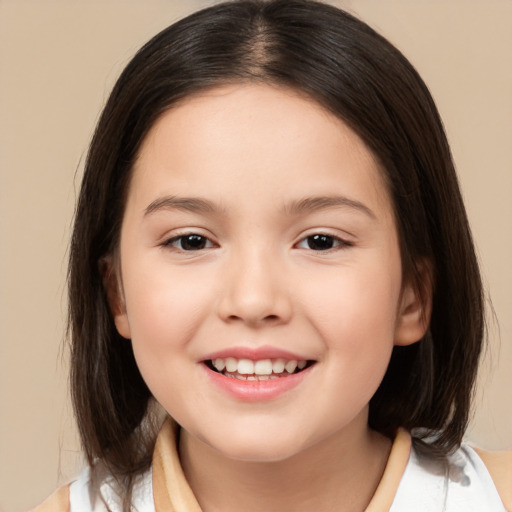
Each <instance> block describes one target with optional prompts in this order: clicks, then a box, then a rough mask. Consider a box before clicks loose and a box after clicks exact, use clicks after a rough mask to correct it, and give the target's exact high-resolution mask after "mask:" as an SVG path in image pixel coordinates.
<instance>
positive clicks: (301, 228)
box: [109, 84, 428, 512]
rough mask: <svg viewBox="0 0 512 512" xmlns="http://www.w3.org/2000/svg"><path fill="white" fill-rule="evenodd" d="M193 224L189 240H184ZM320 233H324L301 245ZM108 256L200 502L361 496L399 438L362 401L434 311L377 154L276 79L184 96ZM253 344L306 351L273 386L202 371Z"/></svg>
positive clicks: (157, 134)
mask: <svg viewBox="0 0 512 512" xmlns="http://www.w3.org/2000/svg"><path fill="white" fill-rule="evenodd" d="M334 196H335V197H336V198H337V199H336V201H334V203H336V204H333V201H332V198H333V197H334ZM318 197H322V198H326V197H327V198H329V200H328V201H325V200H324V201H323V202H322V201H316V202H315V201H309V202H308V201H304V200H305V199H310V198H318ZM340 197H341V198H342V199H341V201H340V199H339V198H340ZM169 198H172V201H170V200H169ZM183 198H195V199H200V200H202V201H208V205H209V206H208V208H204V204H203V203H200V204H198V202H197V201H195V202H194V201H182V199H183ZM176 199H179V201H178V203H179V204H178V206H177V203H176ZM301 201H302V202H301ZM299 204H301V205H302V208H297V205H299ZM294 205H295V208H294ZM198 206H199V207H198ZM313 206H314V207H313ZM190 233H194V234H197V235H200V236H202V237H205V238H201V239H199V240H201V241H202V242H204V243H203V245H202V246H201V248H200V249H199V250H186V249H187V248H190V247H189V246H186V245H185V246H184V245H183V242H184V240H185V239H184V238H183V237H184V236H185V235H188V234H190ZM315 234H322V235H327V237H328V238H326V239H325V240H326V242H327V246H329V244H330V245H331V246H332V247H331V248H330V249H328V250H318V246H317V245H314V244H313V248H311V246H310V244H309V243H310V242H311V241H312V240H313V239H312V238H311V237H312V236H313V235H315ZM179 237H182V238H179ZM308 237H309V238H308ZM196 240H197V239H196ZM185 241H186V240H185ZM116 270H117V273H114V274H115V275H117V276H118V279H117V281H115V282H114V281H113V282H111V283H110V284H109V296H110V300H111V307H112V310H113V313H114V318H115V322H116V326H117V329H118V331H119V333H120V334H121V335H122V336H124V337H125V338H128V339H131V340H132V343H133V348H134V353H135V357H136V360H137V364H138V366H139V368H140V371H141V373H142V375H143V377H144V379H145V380H146V382H147V384H148V386H149V388H150V389H151V391H152V392H153V394H154V396H155V398H156V399H157V400H158V401H159V402H160V404H161V405H162V406H163V407H164V408H165V409H166V410H167V411H168V413H169V414H170V415H171V416H172V417H173V418H175V419H176V421H177V422H178V423H179V424H180V425H181V426H182V433H181V438H180V455H181V460H182V464H183V467H184V470H185V473H186V475H187V478H188V480H189V482H190V484H191V487H192V489H193V491H194V492H195V494H196V496H197V498H198V501H199V503H200V505H201V507H202V509H203V510H204V511H206V512H211V511H223V512H229V511H231V510H237V511H238V510H240V509H242V510H245V511H251V510H259V511H261V510H268V511H273V510H276V511H277V510H294V511H301V510H309V511H310V510H315V509H318V510H323V511H329V510H336V511H343V510H347V511H348V510H351V511H352V510H363V509H364V507H365V506H366V504H367V503H368V501H369V500H370V498H371V496H372V494H373V492H374V491H375V488H376V487H377V485H378V482H379V479H380V477H381V475H382V472H383V469H384V466H385V463H386V460H387V456H388V453H389V449H390V444H391V443H390V441H389V440H388V439H385V438H383V437H382V436H381V435H380V434H377V433H376V432H373V431H371V430H370V429H369V427H368V425H367V418H368V403H369V400H370V398H371V397H372V395H373V394H374V393H375V391H376V389H377V387H378V386H379V383H380V382H381V380H382V378H383V376H384V373H385V371H386V367H387V364H388V362H389V358H390V355H391V351H392V348H393V346H394V345H395V344H401V345H406V344H410V343H414V342H416V341H417V340H419V339H420V338H421V337H422V336H423V334H424V332H425V329H426V320H425V319H426V317H427V316H428V315H426V312H425V310H424V307H423V306H422V303H421V301H420V299H419V297H418V296H417V294H416V293H415V290H414V289H413V288H412V287H411V286H409V285H408V284H407V283H404V282H403V280H402V270H401V261H400V251H399V244H398V237H397V230H396V225H395V221H394V218H393V209H392V205H391V202H390V198H389V195H388V192H387V190H386V187H385V185H384V183H383V180H382V177H381V171H380V169H379V166H378V164H377V162H376V161H375V159H374V158H373V156H372V154H371V152H370V151H369V150H368V149H367V148H366V146H365V144H364V143H363V142H362V141H361V139H360V138H359V137H358V136H357V135H356V134H355V133H354V132H353V131H352V130H351V129H350V128H348V127H347V125H346V124H344V123H343V122H342V121H341V120H340V119H338V118H336V117H334V116H333V115H332V114H330V113H328V112H327V111H326V110H324V109H323V108H322V107H321V106H320V105H318V104H317V103H315V102H314V101H312V100H311V99H309V98H307V97H304V96H303V95H300V94H299V93H297V92H294V91H291V90H288V89H283V88H278V87H273V86H270V85H255V84H245V85H237V86H226V87H221V88H217V89H213V90H210V91H207V92H204V93H201V94H199V95H197V96H194V97H191V98H188V99H186V100H184V101H183V102H181V103H180V104H179V105H177V106H175V107H173V108H172V109H170V110H169V111H168V112H166V113H165V114H163V115H162V116H161V118H160V119H159V120H158V121H157V122H156V123H155V125H154V126H153V128H152V129H151V131H150V132H149V134H148V136H147V137H146V139H145V141H144V143H143V145H142V148H141V151H140V154H139V157H138V159H137V162H136V165H135V168H134V172H133V177H132V181H131V184H130V190H129V194H128V199H127V204H126V211H125V215H124V219H123V225H122V231H121V243H120V262H119V265H118V268H117V269H116ZM427 313H428V312H427ZM262 346H265V347H277V348H280V349H284V350H288V351H291V352H293V353H295V354H299V355H300V356H301V357H302V358H304V359H307V360H311V361H314V364H313V365H312V367H311V368H309V370H308V372H307V374H305V376H304V378H303V379H302V380H301V381H300V383H299V384H298V385H297V386H295V387H293V388H292V389H290V390H288V391H286V392H285V393H281V394H280V395H279V396H277V397H275V398H272V399H270V400H261V401H258V400H256V401H254V400H253V401H244V400H241V399H238V398H236V397H233V396H232V395H229V394H227V393H226V392H225V391H223V390H222V389H219V388H218V387H217V386H215V385H212V382H211V380H210V379H209V378H208V371H209V370H205V366H204V364H203V361H204V359H205V357H206V356H207V355H208V354H211V353H212V352H214V351H219V350H226V349H227V350H228V351H229V350H230V349H231V348H232V347H238V348H240V347H242V348H244V347H249V348H258V347H262Z"/></svg>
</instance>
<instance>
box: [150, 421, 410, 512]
mask: <svg viewBox="0 0 512 512" xmlns="http://www.w3.org/2000/svg"><path fill="white" fill-rule="evenodd" d="M177 435H178V426H177V424H176V423H175V422H174V421H172V420H170V419H168V420H166V421H165V423H164V424H163V426H162V430H161V431H160V434H159V435H158V438H157V440H156V445H155V452H154V454H153V496H154V500H155V509H156V512H201V507H200V506H199V503H197V500H196V498H195V496H194V494H193V492H192V490H191V489H190V486H189V485H188V482H187V480H186V478H185V475H184V474H183V469H182V468H181V464H180V459H179V455H178V448H177ZM410 451H411V436H410V435H409V434H408V433H407V432H406V431H405V430H402V429H400V430H399V431H398V433H397V435H396V438H395V441H394V442H393V446H392V448H391V453H390V454H389V459H388V462H387V464H386V469H385V470H384V474H383V475H382V478H381V481H380V483H379V486H378V487H377V490H376V491H375V494H374V495H373V498H372V500H371V501H370V504H369V505H368V507H366V510H365V512H388V511H389V509H390V507H391V505H392V503H393V500H394V498H395V494H396V491H397V489H398V485H399V483H400V480H401V479H402V475H403V473H404V471H405V467H406V466H407V462H408V460H409V454H410Z"/></svg>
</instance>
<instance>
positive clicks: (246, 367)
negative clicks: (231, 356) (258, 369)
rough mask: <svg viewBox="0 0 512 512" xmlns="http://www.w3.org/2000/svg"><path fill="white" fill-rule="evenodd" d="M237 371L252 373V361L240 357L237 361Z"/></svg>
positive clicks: (244, 373)
mask: <svg viewBox="0 0 512 512" xmlns="http://www.w3.org/2000/svg"><path fill="white" fill-rule="evenodd" d="M238 373H241V374H242V375H252V374H253V373H254V362H253V361H251V360H250V359H240V361H238Z"/></svg>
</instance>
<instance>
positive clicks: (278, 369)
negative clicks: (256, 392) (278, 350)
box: [272, 359, 286, 373]
mask: <svg viewBox="0 0 512 512" xmlns="http://www.w3.org/2000/svg"><path fill="white" fill-rule="evenodd" d="M285 364H286V361H285V360H284V359H276V360H275V361H274V362H273V363H272V371H273V372H274V373H283V372H284V365H285Z"/></svg>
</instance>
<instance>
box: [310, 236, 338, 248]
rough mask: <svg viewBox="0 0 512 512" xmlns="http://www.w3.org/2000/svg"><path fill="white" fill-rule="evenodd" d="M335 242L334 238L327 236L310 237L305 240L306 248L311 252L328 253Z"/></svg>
mask: <svg viewBox="0 0 512 512" xmlns="http://www.w3.org/2000/svg"><path fill="white" fill-rule="evenodd" d="M336 241H337V240H336V238H334V237H333V236H329V235H312V236H308V237H307V238H306V243H307V246H308V248H309V249H312V250H313V251H328V250H329V249H332V248H333V247H334V246H335V244H336Z"/></svg>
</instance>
